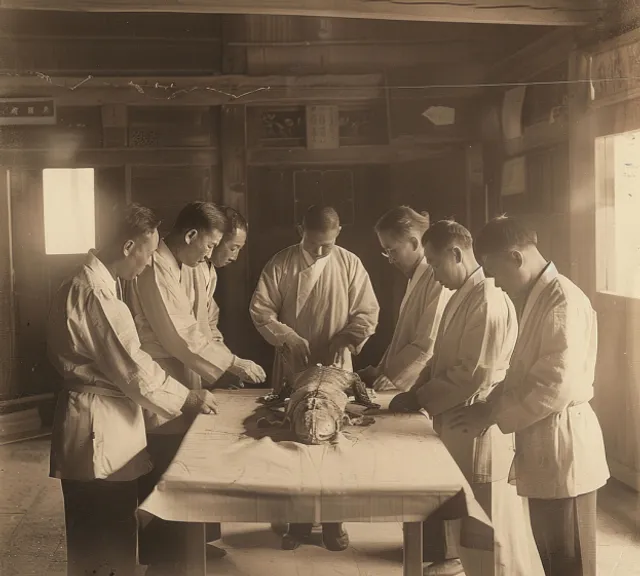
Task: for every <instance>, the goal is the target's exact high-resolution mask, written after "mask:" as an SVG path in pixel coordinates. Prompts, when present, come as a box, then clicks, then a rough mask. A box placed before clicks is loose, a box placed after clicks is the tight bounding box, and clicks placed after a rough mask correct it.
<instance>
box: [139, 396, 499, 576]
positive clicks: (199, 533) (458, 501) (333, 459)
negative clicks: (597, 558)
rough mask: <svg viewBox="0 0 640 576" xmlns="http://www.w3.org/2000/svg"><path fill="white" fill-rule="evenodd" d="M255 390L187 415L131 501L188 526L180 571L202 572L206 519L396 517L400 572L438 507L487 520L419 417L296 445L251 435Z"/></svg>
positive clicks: (410, 574) (413, 560) (410, 567)
mask: <svg viewBox="0 0 640 576" xmlns="http://www.w3.org/2000/svg"><path fill="white" fill-rule="evenodd" d="M261 394H263V392H260V391H257V390H238V391H229V392H217V393H216V396H217V398H218V405H219V414H218V415H201V416H198V417H197V418H196V419H195V421H194V423H193V425H192V426H191V428H190V429H189V431H188V432H187V434H186V436H185V439H184V441H183V443H182V445H181V447H180V449H179V450H178V453H177V454H176V457H175V458H174V460H173V462H172V464H171V465H170V466H169V468H168V469H167V471H166V472H165V474H164V475H163V477H162V479H161V480H160V482H159V483H158V485H157V486H156V488H155V490H154V491H153V493H152V494H151V495H150V496H149V498H147V500H146V501H145V502H144V503H143V504H142V506H141V509H143V510H145V511H147V512H149V513H151V514H153V515H155V516H157V517H159V518H163V519H164V520H171V521H179V522H186V523H188V530H189V532H190V534H189V542H190V544H189V546H190V550H189V553H188V561H187V563H188V567H189V570H188V574H189V576H204V575H205V574H206V542H205V529H204V525H205V523H206V522H221V523H225V522H256V523H274V522H278V523H285V522H300V523H311V522H314V523H316V522H402V523H403V526H404V529H403V534H404V572H403V573H404V575H405V576H421V575H422V522H423V521H424V520H425V519H426V518H427V517H428V516H429V515H430V514H431V513H432V512H434V511H435V510H436V509H438V508H440V507H441V506H443V505H445V504H446V505H447V511H448V513H449V514H450V516H449V517H451V518H462V517H465V516H470V517H472V518H474V519H475V520H477V521H478V522H481V523H483V524H486V525H487V526H490V521H489V519H488V517H487V516H486V514H485V513H484V511H483V510H482V508H481V507H480V505H479V504H478V503H477V502H476V501H475V499H474V498H473V493H472V492H471V488H470V487H469V485H468V483H467V481H466V480H465V478H464V476H463V475H462V473H461V472H460V469H459V468H458V467H457V465H456V464H455V462H454V461H453V459H452V458H451V456H450V455H449V453H448V452H447V450H446V448H445V447H444V445H443V444H442V443H441V441H440V439H439V438H438V437H437V435H436V434H435V433H434V432H433V429H432V427H431V423H430V421H429V419H428V418H427V417H426V416H425V415H423V414H401V415H400V414H390V413H388V412H386V410H382V411H381V413H380V414H379V415H376V416H375V418H376V422H375V424H373V425H372V426H369V427H364V428H348V429H347V430H346V431H345V437H344V438H343V439H341V440H340V442H339V443H338V444H336V445H323V446H305V445H302V444H298V443H296V442H292V441H287V440H279V439H278V438H277V436H275V435H274V436H273V439H272V438H271V437H262V438H260V437H259V436H260V433H261V432H262V431H261V430H259V429H258V427H257V425H256V420H257V418H256V414H255V411H256V409H258V408H260V404H258V403H257V398H258V397H259V396H260V395H261ZM389 399H390V397H389V396H384V395H382V396H381V397H380V398H379V401H380V402H381V403H382V405H383V406H386V405H387V403H388V401H389ZM262 433H263V432H262ZM274 440H275V441H274Z"/></svg>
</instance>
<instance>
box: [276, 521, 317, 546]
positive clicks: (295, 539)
mask: <svg viewBox="0 0 640 576" xmlns="http://www.w3.org/2000/svg"><path fill="white" fill-rule="evenodd" d="M312 530H313V524H289V530H288V532H287V533H286V534H285V535H284V536H283V537H282V549H283V550H295V549H296V548H297V547H298V546H300V544H304V543H306V542H308V541H309V538H311V531H312Z"/></svg>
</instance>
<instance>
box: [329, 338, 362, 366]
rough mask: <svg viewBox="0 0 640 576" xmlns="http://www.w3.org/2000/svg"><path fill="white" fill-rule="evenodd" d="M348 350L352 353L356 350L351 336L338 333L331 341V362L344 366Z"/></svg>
mask: <svg viewBox="0 0 640 576" xmlns="http://www.w3.org/2000/svg"><path fill="white" fill-rule="evenodd" d="M347 351H348V352H351V354H354V353H355V351H356V348H355V346H354V345H353V344H352V343H351V341H350V338H349V337H348V336H345V335H343V334H336V335H335V336H334V337H333V338H332V339H331V342H329V362H330V363H331V364H333V365H335V366H340V367H342V366H344V362H345V359H346V353H347Z"/></svg>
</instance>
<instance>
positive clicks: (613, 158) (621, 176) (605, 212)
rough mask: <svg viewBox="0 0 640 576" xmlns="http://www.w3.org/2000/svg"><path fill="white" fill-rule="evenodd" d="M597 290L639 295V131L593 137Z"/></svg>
mask: <svg viewBox="0 0 640 576" xmlns="http://www.w3.org/2000/svg"><path fill="white" fill-rule="evenodd" d="M596 184H597V194H598V210H597V215H596V232H597V242H596V258H597V274H598V290H599V291H601V292H611V293H614V294H618V295H620V296H627V297H632V298H640V131H636V132H625V133H624V134H615V135H613V136H604V137H602V138H598V139H597V141H596Z"/></svg>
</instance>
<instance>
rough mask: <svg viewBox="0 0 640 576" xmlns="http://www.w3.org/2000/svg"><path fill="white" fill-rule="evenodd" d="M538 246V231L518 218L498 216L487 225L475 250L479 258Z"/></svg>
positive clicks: (477, 240)
mask: <svg viewBox="0 0 640 576" xmlns="http://www.w3.org/2000/svg"><path fill="white" fill-rule="evenodd" d="M537 245H538V234H537V233H536V231H535V230H534V229H533V228H531V227H530V226H528V225H527V224H525V223H524V222H523V221H522V220H520V219H518V218H512V217H510V216H506V215H503V216H498V217H496V218H494V219H493V220H490V221H489V222H488V223H487V224H485V226H484V228H483V229H482V230H481V231H480V233H479V234H478V237H477V238H476V244H475V249H476V252H477V254H478V256H479V257H484V256H486V255H488V254H494V253H496V252H504V251H507V250H512V249H514V248H525V247H527V246H537Z"/></svg>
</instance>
